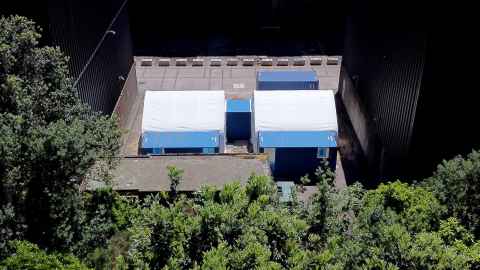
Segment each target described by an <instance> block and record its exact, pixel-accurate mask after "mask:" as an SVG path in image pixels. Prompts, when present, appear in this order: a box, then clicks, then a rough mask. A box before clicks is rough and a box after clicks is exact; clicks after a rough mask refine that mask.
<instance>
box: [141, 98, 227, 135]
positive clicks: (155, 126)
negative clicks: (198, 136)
mask: <svg viewBox="0 0 480 270" xmlns="http://www.w3.org/2000/svg"><path fill="white" fill-rule="evenodd" d="M224 129H225V93H224V91H146V92H145V99H144V107H143V118H142V132H145V131H155V132H184V131H187V132H188V131H218V130H220V131H224Z"/></svg>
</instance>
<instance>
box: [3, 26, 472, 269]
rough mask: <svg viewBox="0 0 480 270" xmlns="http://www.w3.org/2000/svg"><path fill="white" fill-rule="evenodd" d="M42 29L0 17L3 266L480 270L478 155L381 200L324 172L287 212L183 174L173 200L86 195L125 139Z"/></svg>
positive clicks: (177, 175) (268, 187)
mask: <svg viewBox="0 0 480 270" xmlns="http://www.w3.org/2000/svg"><path fill="white" fill-rule="evenodd" d="M37 31H38V29H37V27H36V26H35V25H34V24H33V23H32V22H31V21H28V20H27V19H25V18H22V17H9V18H1V19H0V181H1V182H0V269H89V268H92V269H93V268H94V269H480V242H479V236H480V235H479V224H480V212H479V207H478V205H479V203H480V197H479V191H480V190H479V189H480V183H479V179H480V154H479V153H478V152H473V153H472V154H470V155H469V156H468V157H467V158H466V159H464V158H461V157H458V158H455V159H453V160H450V161H445V162H444V163H442V164H441V165H440V166H439V167H438V170H437V171H436V172H435V173H434V174H433V176H432V177H431V178H428V179H426V180H425V181H423V182H422V183H420V184H414V185H411V184H406V183H402V182H400V181H396V182H391V183H384V184H381V185H379V186H378V187H377V188H376V189H372V190H366V189H364V188H363V187H362V186H361V185H360V184H354V185H351V186H347V187H345V188H342V189H337V188H335V187H334V184H333V182H334V181H333V177H334V174H332V172H330V171H329V170H322V169H321V168H319V170H318V172H317V174H316V176H315V177H316V179H308V178H303V179H302V181H301V183H302V184H308V183H310V182H316V183H318V185H317V186H318V192H317V193H316V194H315V195H314V196H313V198H311V200H310V201H309V202H308V203H305V202H303V201H300V200H298V199H297V197H300V196H297V195H299V194H300V193H301V192H302V187H301V186H299V187H298V192H296V193H294V194H292V202H291V203H288V204H285V203H280V202H279V199H278V196H277V190H276V187H275V185H274V183H273V182H272V181H271V179H270V178H269V177H266V176H252V177H251V178H250V179H249V181H248V183H247V185H245V186H242V185H240V184H239V183H237V182H232V183H229V184H226V185H225V186H224V187H223V188H220V189H217V188H213V187H204V188H203V189H202V190H201V191H199V192H197V193H195V194H192V195H190V196H188V197H187V196H186V195H185V194H181V193H178V192H177V187H178V186H179V184H180V183H181V181H183V179H182V173H183V171H182V169H181V168H175V167H169V168H168V170H169V175H168V176H169V177H170V179H171V186H170V192H168V193H160V194H156V195H151V196H147V197H146V198H144V199H128V198H125V197H122V196H120V195H119V194H117V193H115V192H114V191H112V189H111V188H108V187H107V188H103V189H98V190H95V191H92V192H83V193H82V192H80V188H79V186H80V184H81V182H82V180H85V181H88V180H92V179H95V180H103V181H105V182H107V183H108V177H109V175H108V169H109V168H110V167H111V165H112V156H113V155H114V154H115V152H116V151H117V150H118V140H119V136H120V134H119V131H118V128H117V127H116V124H115V119H111V118H109V117H102V116H99V115H96V114H94V113H92V112H90V111H89V110H88V108H86V107H85V106H84V105H82V104H81V103H80V101H79V99H78V97H77V96H76V94H75V89H73V88H72V85H71V82H70V79H69V77H68V72H67V67H66V63H67V62H66V59H65V57H64V56H63V55H62V53H61V52H60V51H59V50H58V49H56V48H50V47H39V46H38V39H39V34H38V33H37ZM225 178H226V179H228V175H226V176H225ZM311 180H312V181H311Z"/></svg>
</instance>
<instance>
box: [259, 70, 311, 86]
mask: <svg viewBox="0 0 480 270" xmlns="http://www.w3.org/2000/svg"><path fill="white" fill-rule="evenodd" d="M257 90H318V78H317V74H316V73H315V72H314V71H312V70H287V71H283V70H276V71H275V70H261V71H258V73H257Z"/></svg>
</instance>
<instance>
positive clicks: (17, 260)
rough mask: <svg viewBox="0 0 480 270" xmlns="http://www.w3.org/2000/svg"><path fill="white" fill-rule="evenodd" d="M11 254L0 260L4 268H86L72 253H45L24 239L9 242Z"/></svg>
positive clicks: (66, 269) (30, 269)
mask: <svg viewBox="0 0 480 270" xmlns="http://www.w3.org/2000/svg"><path fill="white" fill-rule="evenodd" d="M10 245H11V248H12V249H13V252H12V253H13V255H12V256H10V257H8V258H6V259H5V260H3V261H1V262H0V269H5V270H40V269H42V270H43V269H45V270H48V269H58V270H87V269H89V268H88V267H86V266H85V265H83V264H82V263H81V262H80V260H79V259H77V258H76V257H74V256H72V255H68V254H66V255H64V254H47V253H46V252H45V251H43V250H41V249H39V248H38V246H37V245H35V244H32V243H29V242H26V241H12V242H10Z"/></svg>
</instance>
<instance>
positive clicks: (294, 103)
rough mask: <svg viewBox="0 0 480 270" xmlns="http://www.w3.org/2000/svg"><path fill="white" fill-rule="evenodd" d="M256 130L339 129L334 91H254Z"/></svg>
mask: <svg viewBox="0 0 480 270" xmlns="http://www.w3.org/2000/svg"><path fill="white" fill-rule="evenodd" d="M253 104H254V120H255V132H257V131H337V132H338V125H337V112H336V109H335V98H334V94H333V91H330V90H328V91H326V90H305V91H302V90H294V91H284V90H282V91H255V92H254V100H253Z"/></svg>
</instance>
